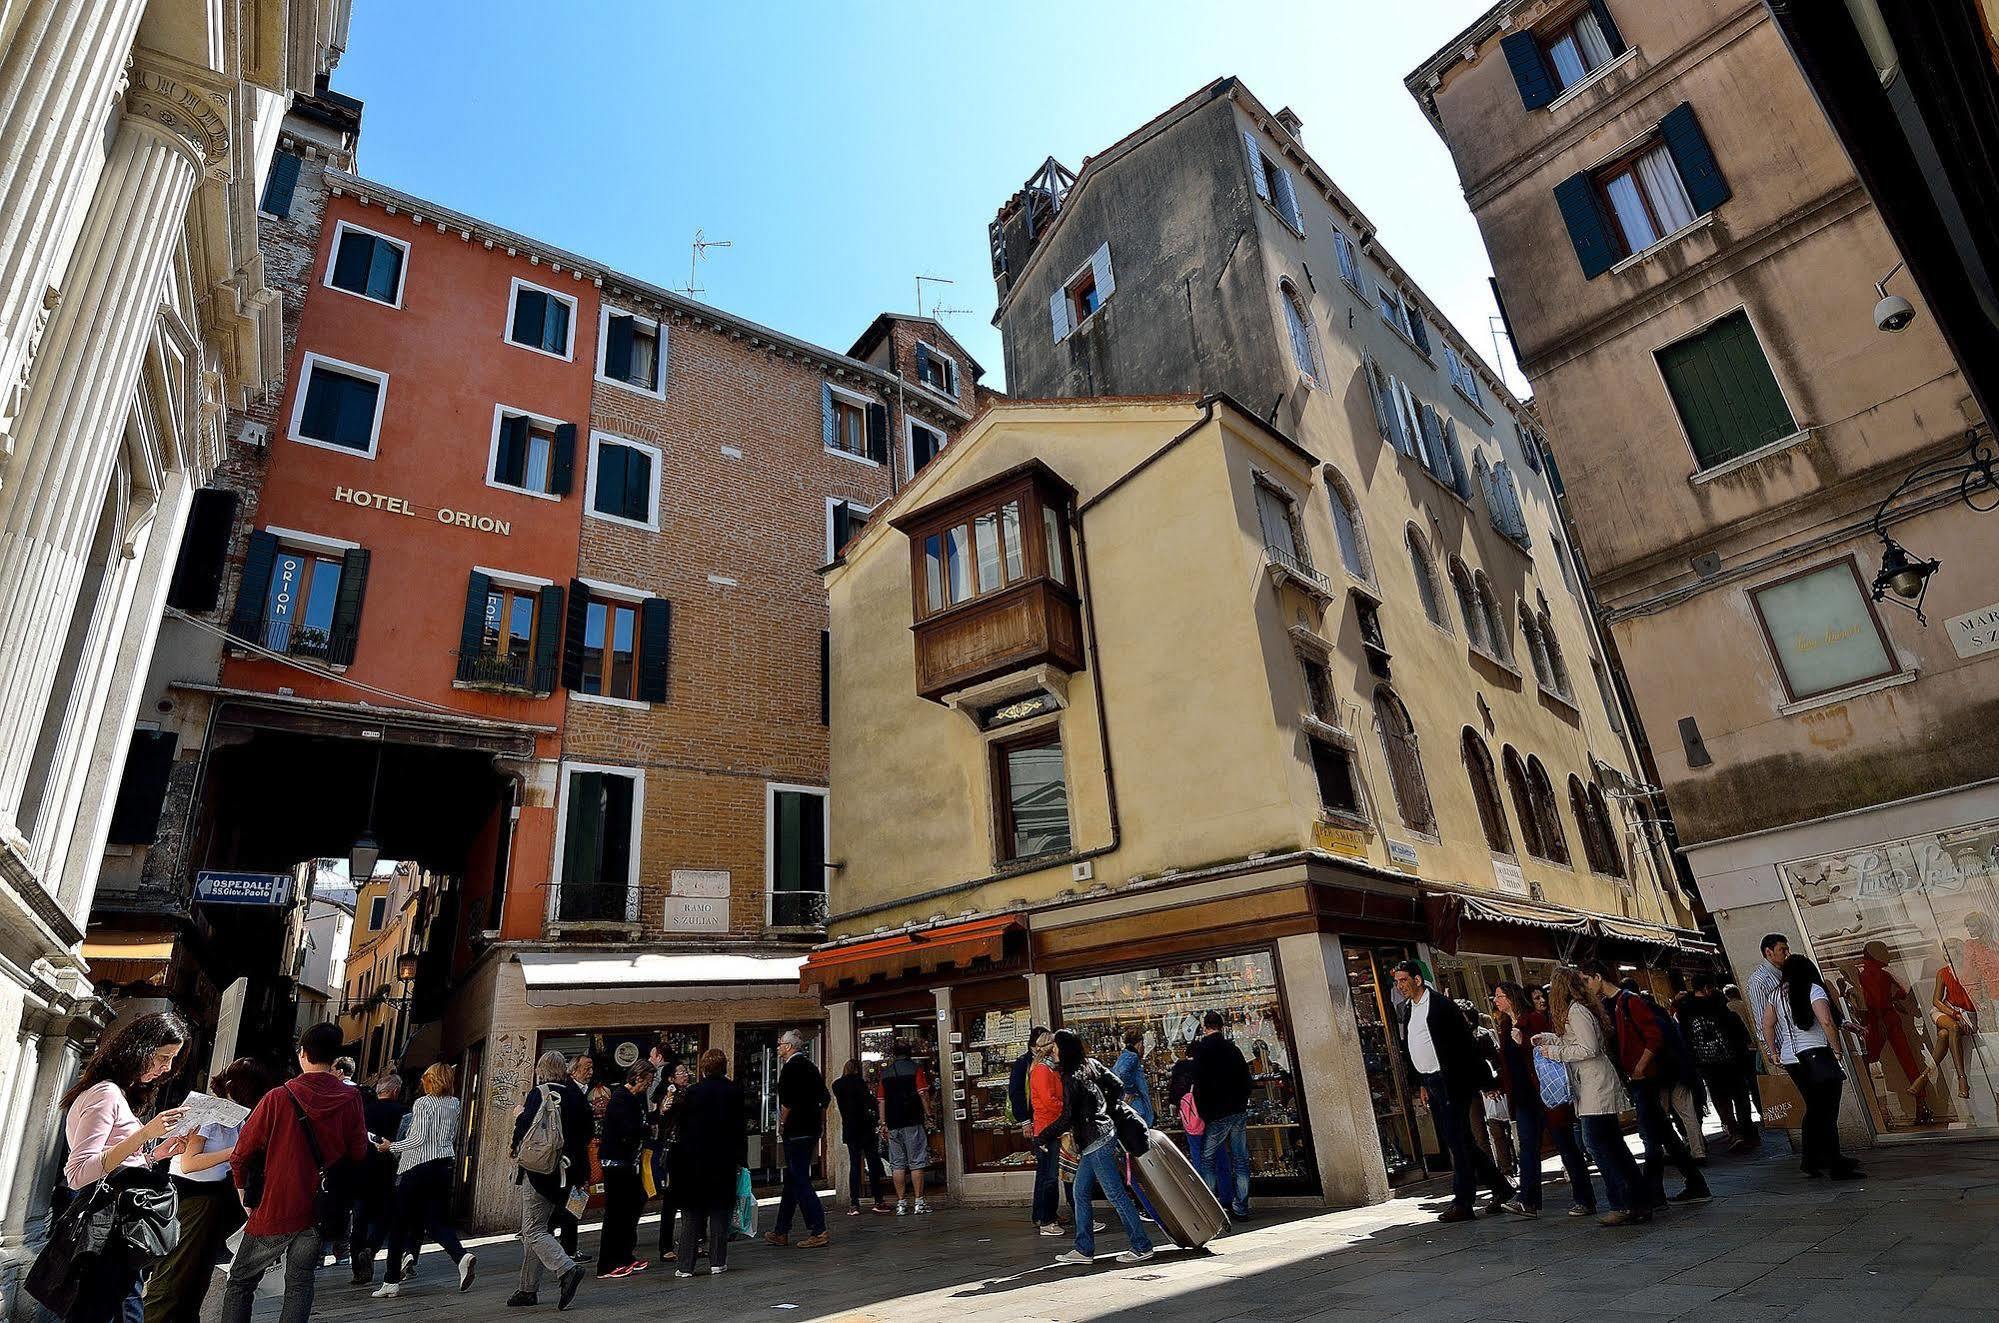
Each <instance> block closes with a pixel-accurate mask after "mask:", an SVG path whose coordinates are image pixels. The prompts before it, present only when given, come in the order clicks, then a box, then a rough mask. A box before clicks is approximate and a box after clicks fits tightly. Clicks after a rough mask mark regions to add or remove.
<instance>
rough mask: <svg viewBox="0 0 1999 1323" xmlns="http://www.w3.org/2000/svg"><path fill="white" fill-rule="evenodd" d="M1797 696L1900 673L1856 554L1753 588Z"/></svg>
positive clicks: (1781, 670) (1785, 677) (1760, 616)
mask: <svg viewBox="0 0 1999 1323" xmlns="http://www.w3.org/2000/svg"><path fill="white" fill-rule="evenodd" d="M1749 598H1750V600H1751V601H1752V602H1754V603H1755V605H1756V615H1757V618H1758V619H1759V620H1761V621H1762V624H1763V634H1764V637H1765V638H1766V639H1768V641H1769V644H1770V651H1771V653H1772V654H1773V655H1774V656H1775V657H1776V659H1777V669H1778V672H1779V674H1780V675H1781V677H1782V679H1783V681H1784V691H1785V692H1786V693H1787V694H1789V695H1790V698H1791V701H1792V702H1801V701H1803V700H1804V699H1807V698H1815V697H1817V696H1818V695H1820V694H1829V693H1832V692H1834V691H1835V690H1839V689H1846V688H1850V687H1851V686H1853V685H1857V684H1865V683H1867V682H1868V681H1869V680H1879V679H1882V678H1885V677H1887V676H1891V675H1896V674H1898V673H1900V671H1901V669H1902V667H1901V665H1900V664H1899V663H1898V662H1897V661H1896V660H1895V655H1894V651H1893V648H1892V647H1891V645H1890V643H1889V641H1888V632H1887V630H1885V629H1883V628H1882V626H1881V621H1880V619H1879V618H1878V617H1876V616H1875V614H1874V607H1873V604H1872V603H1871V602H1869V601H1868V600H1867V593H1866V590H1865V588H1864V587H1863V585H1862V584H1861V580H1860V569H1859V566H1858V565H1857V564H1856V563H1855V561H1854V559H1853V558H1852V557H1851V556H1848V557H1846V558H1845V559H1844V560H1838V561H1834V562H1833V563H1832V564H1830V565H1821V566H1819V567H1818V568H1816V569H1810V570H1805V571H1803V572H1802V573H1799V574H1793V575H1791V576H1789V577H1788V578H1784V579H1779V580H1777V581H1776V582H1775V583H1769V584H1765V585H1763V586H1762V587H1760V588H1752V589H1751V590H1750V593H1749Z"/></svg>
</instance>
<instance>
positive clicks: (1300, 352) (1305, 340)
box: [1277, 280, 1325, 386]
mask: <svg viewBox="0 0 1999 1323" xmlns="http://www.w3.org/2000/svg"><path fill="white" fill-rule="evenodd" d="M1277 288H1278V291H1279V292H1280V293H1282V294H1283V295H1284V324H1285V327H1286V329H1288V330H1289V331H1290V333H1291V357H1293V358H1295V359H1297V360H1298V371H1299V372H1300V373H1302V374H1304V377H1305V379H1306V380H1307V381H1309V382H1311V383H1312V384H1313V385H1314V386H1316V385H1318V384H1319V383H1320V382H1321V381H1324V380H1325V378H1324V376H1322V375H1321V372H1320V368H1319V337H1318V334H1317V333H1316V332H1315V331H1313V329H1312V314H1311V313H1309V312H1307V311H1305V301H1304V300H1303V299H1301V298H1299V297H1298V290H1297V288H1296V287H1295V286H1294V285H1292V283H1291V282H1290V281H1288V280H1281V281H1279V282H1278V283H1277Z"/></svg>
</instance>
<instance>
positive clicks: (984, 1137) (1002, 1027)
mask: <svg viewBox="0 0 1999 1323" xmlns="http://www.w3.org/2000/svg"><path fill="white" fill-rule="evenodd" d="M1028 1021H1029V1012H1028V1009H1027V988H1026V985H1025V984H1023V983H1019V982H1013V983H1011V984H1010V985H1009V986H1007V987H1006V988H1005V989H1004V990H1001V991H995V992H994V993H991V994H988V995H987V996H986V997H984V998H981V997H978V996H977V994H974V993H973V992H971V991H970V990H969V989H959V990H958V992H957V993H956V994H955V997H954V1005H953V1007H952V1024H951V1073H952V1077H953V1084H954V1088H953V1090H952V1092H953V1093H954V1094H955V1093H956V1092H957V1090H959V1089H962V1090H964V1093H965V1097H964V1100H963V1101H962V1102H958V1101H954V1102H953V1104H952V1110H953V1113H954V1115H955V1116H956V1117H957V1121H958V1130H959V1140H960V1142H961V1145H962V1147H963V1149H964V1154H965V1170H966V1171H990V1172H1005V1171H1032V1170H1033V1169H1034V1150H1033V1149H1031V1148H1030V1147H1028V1143H1027V1136H1025V1135H1024V1134H1022V1133H1021V1126H1022V1124H1024V1122H1025V1120H1026V1118H1024V1117H1016V1116H1015V1115H1014V1114H1013V1105H1012V1102H1011V1101H1010V1100H1009V1099H1008V1097H1007V1084H1008V1080H1009V1078H1010V1076H1011V1072H1012V1070H1013V1063H1014V1062H1015V1061H1016V1060H1017V1059H1019V1057H1020V1054H1021V1053H1023V1052H1025V1051H1026V1050H1027V1033H1028V1030H1029V1029H1031V1028H1032V1027H1033V1026H1032V1025H1031V1024H1030V1023H1029V1022H1028Z"/></svg>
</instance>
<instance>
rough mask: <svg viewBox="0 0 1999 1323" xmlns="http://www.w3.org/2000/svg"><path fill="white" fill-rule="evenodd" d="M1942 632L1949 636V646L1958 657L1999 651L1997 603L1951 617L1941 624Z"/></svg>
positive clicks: (1998, 606) (1998, 613)
mask: <svg viewBox="0 0 1999 1323" xmlns="http://www.w3.org/2000/svg"><path fill="white" fill-rule="evenodd" d="M1943 631H1944V633H1946V634H1948V635H1950V646H1951V647H1953V648H1955V649H1957V655H1958V656H1960V657H1977V656H1980V655H1982V654H1984V653H1988V652H1993V651H1999V602H1994V603H1993V604H1992V605H1991V606H1981V607H1979V608H1978V609H1977V610H1976V611H1966V612H1965V613H1964V614H1963V615H1961V616H1952V617H1951V618H1950V619H1948V620H1946V621H1944V622H1943Z"/></svg>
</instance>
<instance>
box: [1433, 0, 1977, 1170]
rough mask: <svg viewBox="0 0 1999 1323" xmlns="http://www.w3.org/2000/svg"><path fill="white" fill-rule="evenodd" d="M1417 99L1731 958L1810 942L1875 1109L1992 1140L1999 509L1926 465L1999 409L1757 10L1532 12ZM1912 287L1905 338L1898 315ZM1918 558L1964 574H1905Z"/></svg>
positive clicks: (1778, 1081)
mask: <svg viewBox="0 0 1999 1323" xmlns="http://www.w3.org/2000/svg"><path fill="white" fill-rule="evenodd" d="M1806 8H1810V7H1806ZM1922 8H1924V7H1919V6H1912V7H1909V10H1910V15H1911V16H1913V15H1914V14H1915V13H1916V12H1917V11H1919V10H1921V9H1922ZM1937 8H1938V10H1939V11H1947V10H1955V9H1957V8H1960V7H1959V6H1955V5H1945V6H1938V7H1937ZM1896 21H1897V22H1898V23H1899V22H1900V21H1901V20H1900V18H1899V17H1898V19H1897V20H1896ZM1988 72H1989V71H1988ZM1869 77H1870V78H1871V77H1872V71H1871V70H1870V72H1869ZM1408 87H1409V90H1410V92H1411V93H1412V94H1413V95H1414V96H1415V97H1416V98H1417V100H1418V102H1419V103H1420V104H1421V105H1422V106H1423V108H1424V111H1425V113H1426V114H1427V115H1428V116H1429V117H1430V119H1431V122H1432V124H1433V125H1434V126H1435V127H1436V129H1437V131H1438V133H1439V134H1440V135H1441V136H1442V137H1443V139H1444V141H1445V143H1446V144H1447V145H1448V146H1449V148H1450V150H1451V153H1452V155H1453V157H1454V158H1455V159H1456V161H1457V165H1458V172H1459V175H1460V177H1461V179H1462V181H1463V183H1464V188H1465V196H1466V199H1467V201H1468V202H1469V203H1470V205H1471V208H1472V211H1473V213H1474V214H1475V215H1476V216H1477V218H1478V222H1479V227H1480V229H1481V231H1482V232H1483V234H1484V236H1485V241H1486V246H1487V248H1488V250H1489V251H1490V252H1491V255H1492V262H1493V268H1494V270H1495V271H1496V272H1497V275H1498V282H1499V287H1500V290H1501V292H1502V293H1503V294H1504V296H1505V307H1506V310H1507V312H1508V314H1509V316H1510V318H1511V325H1512V330H1513V334H1514V338H1515V344H1516V347H1517V350H1518V354H1519V359H1520V363H1521V366H1522V367H1523V369H1524V370H1525V371H1526V372H1527V374H1528V376H1529V378H1530V379H1531V380H1532V381H1533V382H1534V385H1535V389H1536V399H1537V401H1538V402H1539V404H1540V407H1541V409H1542V410H1543V414H1544V416H1545V417H1546V419H1547V420H1548V425H1549V427H1550V429H1551V431H1552V432H1553V434H1554V435H1555V436H1556V437H1558V438H1559V445H1560V455H1561V459H1562V473H1563V476H1564V478H1565V479H1566V484H1567V492H1568V500H1569V501H1570V503H1571V506H1572V508H1573V510H1574V512H1575V515H1576V520H1577V525H1578V527H1579V528H1580V529H1581V530H1582V535H1583V538H1584V547H1583V550H1584V552H1585V554H1586V557H1587V559H1588V561H1589V564H1590V568H1591V570H1592V573H1593V576H1594V582H1595V584H1596V587H1597V591H1598V593H1599V594H1600V597H1601V600H1602V603H1603V607H1604V612H1605V616H1606V619H1607V620H1608V622H1609V624H1610V628H1611V630H1612V632H1613V633H1614V635H1615V637H1616V640H1617V646H1618V651H1619V652H1620V653H1621V654H1622V656H1623V657H1624V658H1625V659H1626V660H1627V662H1628V666H1629V677H1630V681H1631V688H1632V692H1633V694H1634V695H1635V698H1636V701H1637V705H1638V708H1639V711H1640V713H1641V714H1642V716H1643V717H1644V722H1645V727H1646V728H1647V729H1648V730H1650V731H1652V732H1654V734H1655V735H1656V736H1658V737H1659V740H1658V744H1657V746H1656V753H1657V759H1658V766H1659V770H1660V775H1661V778H1662V785H1663V786H1664V788H1665V789H1666V791H1667V793H1668V796H1669V799H1670V801H1671V803H1672V806H1673V812H1674V817H1675V819H1676V820H1677V822H1678V824H1679V829H1680V834H1681V838H1682V841H1683V844H1684V847H1685V857H1686V859H1687V862H1688V864H1689V865H1690V866H1691V867H1692V869H1693V872H1694V874H1695V877H1696V878H1697V880H1698V883H1699V887H1700V891H1701V895H1702V897H1703V899H1704V901H1705V903H1706V905H1707V906H1708V908H1709V909H1711V910H1712V911H1713V913H1714V915H1715V919H1716V921H1717V923H1718V925H1719V929H1720V933H1721V937H1722V939H1723V942H1724V943H1725V945H1726V947H1727V950H1728V955H1729V958H1730V963H1731V964H1732V965H1733V966H1734V968H1735V969H1736V970H1738V971H1747V970H1749V969H1752V968H1753V967H1754V966H1755V965H1756V963H1757V962H1758V961H1759V960H1760V958H1761V955H1760V950H1759V948H1760V938H1761V937H1762V935H1763V934H1765V933H1768V932H1782V933H1786V934H1788V935H1789V936H1790V939H1791V942H1792V949H1793V950H1794V951H1802V952H1804V953H1806V954H1809V955H1810V956H1812V957H1813V959H1815V960H1816V961H1817V962H1818V963H1819V965H1820V968H1821V969H1823V970H1824V971H1825V972H1826V974H1827V976H1828V979H1829V984H1828V986H1830V987H1832V988H1833V989H1834V990H1835V991H1836V992H1838V993H1839V995H1841V996H1842V997H1843V998H1844V1001H1845V1010H1846V1015H1847V1018H1848V1019H1849V1020H1851V1021H1853V1022H1855V1023H1857V1024H1860V1025H1862V1026H1864V1027H1865V1028H1866V1029H1867V1040H1866V1045H1865V1046H1864V1047H1863V1048H1862V1049H1861V1050H1859V1051H1857V1052H1854V1053H1852V1054H1851V1055H1850V1058H1849V1060H1848V1063H1847V1065H1848V1070H1849V1075H1850V1076H1851V1078H1852V1079H1853V1080H1854V1085H1855V1086H1854V1087H1853V1088H1852V1089H1850V1090H1848V1093H1847V1098H1846V1101H1847V1115H1846V1117H1845V1122H1846V1125H1847V1128H1848V1129H1849V1130H1850V1131H1853V1132H1857V1135H1873V1136H1883V1137H1885V1136H1924V1135H1951V1134H1962V1133H1966V1132H1973V1131H1975V1132H1982V1133H1989V1132H1991V1131H1993V1130H1994V1128H1995V1126H1999V1115H1995V1113H1994V1110H1993V1109H1994V1106H1995V1091H1994V1085H1995V1084H1999V1079H1995V1078H1994V1075H1993V1067H1992V1065H1991V1064H1990V1063H1991V1062H1992V1060H1993V1058H1992V1050H1993V1049H1992V1043H1993V1039H1992V1034H1991V1029H1992V1026H1993V1025H1994V1024H1995V1023H1999V1021H1995V1020H1994V1018H1993V1016H1994V1013H1995V1011H1999V946H1995V941H1999V936H1995V929H1999V888H1995V878H1999V868H1996V867H1995V860H1999V798H1995V793H1994V784H1995V782H1994V776H1995V773H1999V753H1995V748H1999V746H1995V744H1994V742H1993V741H1992V740H1991V739H1989V738H1986V737H1984V735H1983V732H1985V731H1988V730H1989V729H1990V728H1991V726H1992V722H1993V717H1994V713H1995V711H1999V671H1995V669H1994V667H1993V664H1992V658H1993V657H1994V656H1999V652H1995V651H1994V649H1993V637H1992V631H1991V622H1992V620H1993V619H1994V613H1993V598H1994V584H1993V576H1992V573H1991V567H1992V566H1993V565H1994V564H1995V563H1999V520H1995V519H1994V518H1993V517H1992V516H1991V515H1990V514H1987V513H1983V512H1982V511H1980V510H1977V509H1974V508H1970V502H1968V501H1964V500H1961V499H1960V488H1959V483H1958V479H1957V478H1956V477H1952V476H1945V475H1942V474H1938V473H1932V474H1931V476H1930V477H1928V478H1927V479H1923V478H1916V479H1914V480H1913V481H1910V482H1908V483H1907V485H1906V486H1904V480H1905V479H1909V478H1910V477H1911V475H1913V474H1915V473H1916V471H1917V470H1918V469H1921V468H1923V467H1924V466H1926V465H1930V464H1948V463H1952V462H1960V463H1961V462H1962V461H1964V460H1965V459H1966V458H1967V457H1968V456H1969V455H1970V454H1971V453H1973V450H1974V448H1976V447H1982V448H1983V450H1984V452H1985V454H1987V455H1988V456H1989V455H1990V453H1991V448H1992V444H1993V439H1992V432H1991V420H1990V419H1989V418H1986V417H1984V416H1983V415H1982V414H1981V412H1980V410H1979V409H1978V407H1977V405H1976V403H1975V401H1974V399H1973V397H1972V392H1971V388H1970V386H1969V384H1968V383H1967V381H1966V378H1965V375H1964V373H1963V371H1961V369H1960V366H1959V364H1958V363H1957V362H1956V361H1955V360H1954V359H1953V358H1952V356H1951V353H1950V351H1949V349H1948V347H1947V346H1946V344H1945V342H1944V340H1943V337H1942V336H1941V334H1940V333H1939V330H1938V325H1937V320H1936V318H1935V316H1934V315H1933V314H1932V312H1931V310H1930V309H1929V308H1928V307H1927V306H1926V304H1925V302H1924V300H1923V298H1922V297H1921V295H1920V292H1919V291H1918V290H1917V288H1916V286H1915V285H1914V283H1913V282H1912V281H1911V280H1910V278H1909V277H1908V275H1907V274H1906V273H1905V272H1904V271H1903V270H1902V269H1901V267H1902V260H1903V256H1904V255H1903V253H1902V252H1901V251H1899V250H1898V248H1897V246H1896V244H1895V242H1894V240H1893V239H1892V237H1891V236H1890V234H1889V231H1888V228H1887V226H1886V225H1885V224H1884V223H1883V220H1882V217H1881V214H1880V213H1879V212H1878V211H1877V210H1876V208H1875V205H1874V203H1873V202H1872V201H1870V199H1869V196H1868V194H1867V192H1866V190H1865V189H1864V188H1863V187H1862V186H1861V182H1860V180H1859V179H1858V178H1857V177H1856V176H1855V174H1854V171H1853V167H1852V164H1851V161H1850V160H1849V158H1848V156H1847V153H1846V151H1845V149H1844V148H1843V147H1842V146H1841V144H1840V140H1839V138H1838V137H1837V136H1836V135H1835V133H1834V131H1833V127H1832V126H1831V125H1830V124H1829V123H1828V122H1827V120H1826V118H1825V115H1824V113H1823V112H1822V110H1821V109H1820V106H1819V103H1818V102H1817V100H1816V99H1815V97H1814V95H1813V91H1812V88H1811V86H1810V85H1809V84H1808V83H1807V81H1806V80H1805V78H1804V76H1803V75H1802V74H1801V72H1800V70H1799V68H1798V66H1797V64H1796V62H1795V61H1794V59H1793V58H1792V55H1791V53H1790V52H1789V51H1788V50H1787V49H1786V46H1785V42H1784V36H1783V33H1782V32H1781V31H1780V29H1779V27H1778V25H1777V24H1776V23H1775V22H1773V21H1772V19H1771V17H1770V12H1769V10H1768V9H1767V8H1766V6H1764V5H1762V4H1744V3H1730V2H1727V0H1687V2H1686V3H1679V4H1671V5H1663V4H1641V3H1632V2H1631V0H1594V2H1593V3H1591V4H1589V5H1586V6H1580V7H1578V6H1574V5H1558V4H1547V3H1525V4H1522V3H1508V4H1501V5H1496V6H1494V7H1493V8H1492V9H1491V10H1489V11H1488V12H1487V13H1486V14H1485V15H1484V16H1483V17H1481V18H1480V20H1479V21H1478V22H1477V23H1476V24H1474V25H1473V26H1472V27H1471V28H1469V29H1468V30H1466V31H1465V32H1463V33H1461V34H1459V35H1458V36H1457V37H1455V38H1454V39H1452V40H1451V41H1450V42H1449V43H1448V44H1447V45H1446V46H1444V47H1443V49H1441V50H1440V51H1438V53H1437V54H1436V55H1434V56H1432V57H1431V58H1430V59H1429V60H1427V61H1425V62H1424V64H1423V65H1422V67H1420V68H1418V69H1417V70H1416V71H1415V72H1414V73H1412V74H1411V75H1410V76H1409V79H1408ZM1883 285H1885V289H1883V288H1878V287H1877V286H1883ZM1884 292H1885V293H1887V294H1893V295H1899V296H1903V297H1906V298H1907V299H1908V300H1909V302H1910V305H1911V310H1912V313H1913V318H1912V320H1909V321H1908V323H1907V324H1906V325H1905V326H1903V327H1901V328H1899V329H1894V330H1887V329H1881V328H1878V327H1877V326H1876V324H1875V320H1876V319H1875V315H1874V312H1873V310H1874V308H1875V305H1876V303H1877V301H1879V300H1880V299H1881V298H1882V296H1883V293H1884ZM1898 488H1899V489H1900V490H1899V491H1898ZM1975 490H1976V489H1975V485H1974V492H1975ZM1976 499H1977V504H1979V505H1984V506H1989V505H1990V504H1991V502H1990V499H1989V493H1988V494H1987V495H1980V496H1977V497H1976ZM1891 548H1906V549H1907V555H1908V556H1909V557H1910V558H1912V559H1915V560H1921V561H1928V560H1931V559H1935V560H1938V561H1941V566H1940V567H1939V568H1935V569H1934V572H1933V573H1932V574H1930V575H1929V576H1928V577H1927V579H1925V578H1924V577H1923V576H1922V575H1918V576H1916V580H1915V583H1914V585H1913V588H1914V591H1911V592H1907V593H1905V592H1903V591H1902V590H1901V589H1899V588H1897V587H1896V586H1895V582H1894V576H1893V575H1892V574H1890V573H1888V572H1885V571H1884V570H1883V564H1884V559H1886V558H1887V557H1888V556H1890V555H1893V554H1896V552H1894V551H1891ZM1911 608H1919V609H1920V614H1919V613H1918V611H1917V610H1914V609H1911ZM1946 969H1951V970H1953V971H1954V973H1955V975H1956V977H1957V978H1958V979H1959V980H1960V981H1961V982H1962V983H1963V985H1964V987H1965V989H1966V994H1967V998H1968V1000H1970V1001H1971V1003H1972V1006H1971V1008H1970V1009H1972V1010H1974V1011H1975V1012H1976V1014H1977V1016H1978V1019H1979V1030H1980V1031H1979V1032H1976V1033H1972V1034H1968V1035H1965V1036H1964V1038H1963V1040H1962V1042H1963V1046H1962V1048H1961V1049H1960V1051H1961V1055H1959V1054H1958V1053H1953V1052H1952V1051H1951V1050H1950V1047H1949V1045H1948V1044H1947V1043H1946V1042H1944V1041H1942V1040H1941V1039H1940V1038H1939V1035H1938V1033H1937V1030H1936V1026H1935V1025H1934V1023H1933V1021H1932V1017H1931V1015H1930V1013H1929V1009H1928V1008H1930V1007H1931V1006H1932V1005H1933V1004H1934V1002H1935V998H1936V997H1937V996H1938V995H1939V988H1940V987H1941V986H1943V983H1942V979H1943V974H1944V971H1945V970H1946ZM1898 988H1899V989H1900V990H1901V992H1905V993H1907V994H1908V996H1907V997H1906V998H1904V997H1902V996H1901V995H1900V994H1899V993H1898V992H1897V989H1898ZM1947 1058H1954V1059H1947ZM1960 1061H1961V1062H1962V1063H1963V1068H1964V1069H1965V1072H1966V1085H1967V1087H1966V1088H1965V1089H1964V1090H1963V1092H1964V1095H1965V1096H1962V1097H1960V1096H1959V1093H1960V1090H1959V1087H1958V1083H1959V1082H1958V1070H1959V1062H1960ZM1773 1082H1774V1085H1775V1087H1776V1089H1777V1090H1778V1091H1779V1093H1783V1092H1788V1090H1789V1082H1788V1080H1785V1079H1784V1078H1783V1077H1782V1076H1774V1077H1773ZM1779 1100H1780V1099H1779V1098H1776V1097H1773V1096H1772V1095H1769V1094H1766V1098H1765V1101H1766V1102H1776V1101H1779Z"/></svg>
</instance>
